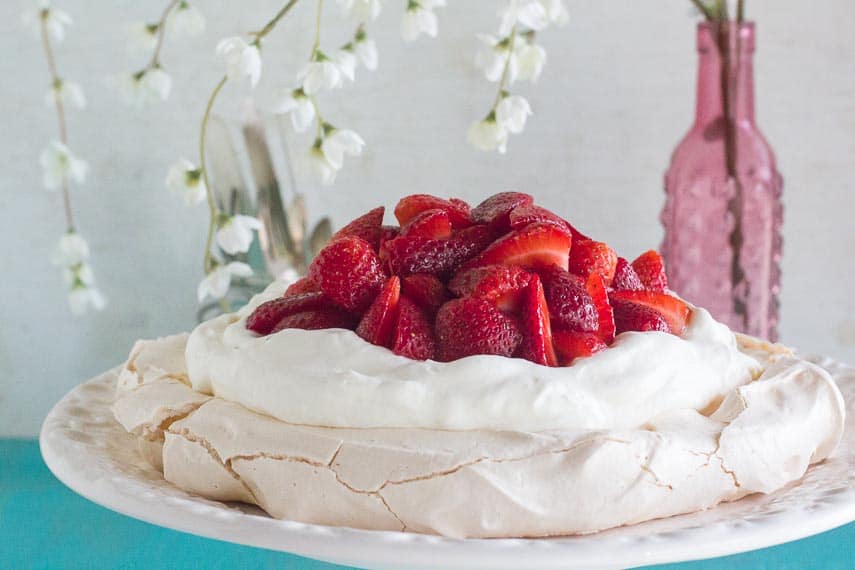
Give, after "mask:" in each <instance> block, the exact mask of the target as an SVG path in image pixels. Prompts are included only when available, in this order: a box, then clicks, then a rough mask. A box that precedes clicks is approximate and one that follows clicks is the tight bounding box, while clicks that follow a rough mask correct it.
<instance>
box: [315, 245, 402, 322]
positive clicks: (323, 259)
mask: <svg viewBox="0 0 855 570" xmlns="http://www.w3.org/2000/svg"><path fill="white" fill-rule="evenodd" d="M309 278H310V279H311V280H312V281H314V282H315V283H317V284H318V285H319V286H320V288H321V291H323V292H324V293H325V294H326V295H327V296H328V297H329V298H330V299H332V301H333V302H334V303H336V304H337V305H339V306H340V307H343V308H344V309H347V310H348V311H353V312H361V311H363V310H365V309H366V308H368V305H370V304H371V301H373V300H374V297H376V296H377V293H378V292H379V291H380V288H381V287H382V286H383V282H384V281H385V280H386V276H385V275H384V274H383V269H382V267H381V265H380V259H379V258H378V257H377V254H376V253H374V250H373V249H372V248H371V245H369V244H368V242H366V241H365V240H363V239H360V238H358V237H353V236H348V237H344V238H340V239H338V240H336V241H334V242H332V243H330V244H329V245H327V246H326V247H325V248H324V249H322V250H321V251H320V252H319V253H318V255H317V257H315V259H314V261H312V264H311V265H310V266H309Z"/></svg>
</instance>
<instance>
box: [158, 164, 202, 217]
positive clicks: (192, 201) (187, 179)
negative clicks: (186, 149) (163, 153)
mask: <svg viewBox="0 0 855 570" xmlns="http://www.w3.org/2000/svg"><path fill="white" fill-rule="evenodd" d="M166 187H167V188H169V189H170V190H171V191H173V192H176V193H178V194H181V195H182V196H184V203H185V204H186V205H187V206H195V205H196V204H200V203H202V202H203V201H205V198H207V197H208V193H207V189H206V187H205V181H204V180H202V171H201V170H199V169H198V168H197V167H196V165H194V164H193V163H192V162H190V161H189V160H187V159H186V158H182V159H179V160H178V162H176V163H175V164H173V165H172V167H170V169H169V173H168V174H167V175H166Z"/></svg>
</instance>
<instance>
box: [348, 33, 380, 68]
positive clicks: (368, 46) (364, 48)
mask: <svg viewBox="0 0 855 570" xmlns="http://www.w3.org/2000/svg"><path fill="white" fill-rule="evenodd" d="M353 49H354V51H355V52H356V57H358V58H359V61H361V62H362V65H364V66H365V69H368V70H371V71H374V70H375V69H377V61H378V59H379V57H378V55H377V44H376V43H374V40H372V39H371V38H369V37H366V36H365V34H364V33H363V34H362V36H361V37H360V36H359V35H357V37H356V43H355V44H354V48H353Z"/></svg>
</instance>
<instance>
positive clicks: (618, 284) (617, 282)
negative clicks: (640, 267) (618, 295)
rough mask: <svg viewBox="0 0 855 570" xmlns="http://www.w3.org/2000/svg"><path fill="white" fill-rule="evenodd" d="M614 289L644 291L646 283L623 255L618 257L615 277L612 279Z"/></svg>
mask: <svg viewBox="0 0 855 570" xmlns="http://www.w3.org/2000/svg"><path fill="white" fill-rule="evenodd" d="M612 289H614V290H615V291H642V290H643V289H644V283H642V282H641V279H640V278H639V277H638V273H636V272H635V269H633V268H632V265H630V264H629V262H628V261H627V260H625V259H624V258H622V257H618V258H617V265H616V266H615V278H614V279H612Z"/></svg>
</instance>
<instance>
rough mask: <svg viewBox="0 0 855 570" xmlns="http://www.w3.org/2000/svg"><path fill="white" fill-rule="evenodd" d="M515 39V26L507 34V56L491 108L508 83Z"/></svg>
mask: <svg viewBox="0 0 855 570" xmlns="http://www.w3.org/2000/svg"><path fill="white" fill-rule="evenodd" d="M516 39H517V27H516V26H514V27H513V28H511V33H510V35H509V36H508V57H506V58H505V66H504V67H503V68H502V76H501V77H500V78H499V90H498V92H497V93H496V100H495V101H493V109H494V110H495V108H496V106H497V105H498V104H499V103H500V102H501V101H502V98H503V97H504V94H505V87H506V86H507V83H508V73H509V70H510V68H511V58H513V57H514V43H515V42H516Z"/></svg>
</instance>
